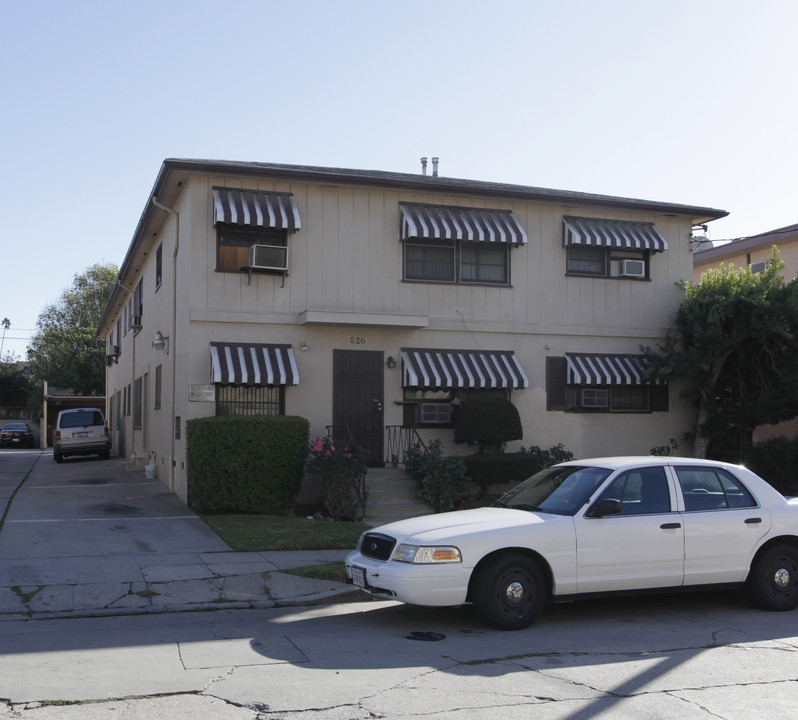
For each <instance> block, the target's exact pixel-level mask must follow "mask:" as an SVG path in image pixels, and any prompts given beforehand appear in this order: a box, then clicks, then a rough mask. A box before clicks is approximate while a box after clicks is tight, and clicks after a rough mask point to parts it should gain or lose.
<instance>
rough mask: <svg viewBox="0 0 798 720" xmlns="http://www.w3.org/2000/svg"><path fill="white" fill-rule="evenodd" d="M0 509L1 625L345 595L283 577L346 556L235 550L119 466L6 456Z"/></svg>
mask: <svg viewBox="0 0 798 720" xmlns="http://www.w3.org/2000/svg"><path fill="white" fill-rule="evenodd" d="M0 499H2V500H4V501H5V506H6V507H7V509H6V515H5V520H4V522H3V524H2V527H0V621H2V620H12V619H20V618H38V617H75V616H96V615H120V614H138V613H157V612H174V611H185V610H209V609H234V608H253V607H256V608H268V607H275V606H280V605H296V604H313V603H318V602H322V601H326V600H328V599H331V598H338V599H340V596H341V595H344V594H347V593H350V592H353V591H352V588H351V586H347V585H344V584H341V583H336V582H330V581H319V580H312V579H308V578H303V577H299V576H297V575H292V574H289V573H286V572H283V571H285V570H288V569H291V568H296V567H302V566H307V565H321V564H326V563H335V562H340V561H342V560H343V558H344V557H345V556H346V554H347V552H348V551H345V550H326V551H325V550H320V551H303V552H250V553H242V552H234V551H232V550H231V549H230V548H229V547H228V546H227V545H226V544H225V543H224V542H223V541H222V540H221V539H220V538H219V537H218V536H217V535H216V534H215V533H214V532H213V531H212V530H211V529H210V528H209V527H208V526H207V525H206V524H205V523H204V522H203V520H202V519H201V518H199V517H198V516H197V515H196V514H195V513H193V512H192V511H191V510H189V509H188V508H187V507H186V506H185V505H183V503H182V502H180V501H179V500H178V499H177V498H176V497H175V496H173V495H171V494H170V493H169V492H168V491H167V489H166V487H165V486H164V485H163V483H161V482H160V481H159V480H150V479H147V478H146V477H145V474H144V472H143V471H140V472H127V471H126V470H125V468H124V464H123V462H122V461H121V460H120V459H111V460H99V459H95V458H74V459H71V458H70V459H68V460H67V461H66V462H64V463H62V464H57V463H55V462H54V461H53V458H52V453H50V452H44V453H43V454H42V453H40V452H39V451H35V452H29V453H26V452H25V451H5V452H3V453H1V454H0ZM353 596H357V595H355V594H354V593H353ZM361 599H362V596H361Z"/></svg>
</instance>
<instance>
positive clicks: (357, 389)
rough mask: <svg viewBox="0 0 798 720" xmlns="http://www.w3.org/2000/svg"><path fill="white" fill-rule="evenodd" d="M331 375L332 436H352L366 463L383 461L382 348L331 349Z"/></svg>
mask: <svg viewBox="0 0 798 720" xmlns="http://www.w3.org/2000/svg"><path fill="white" fill-rule="evenodd" d="M333 377H334V381H333V438H334V439H335V440H337V441H339V442H340V441H346V440H350V439H353V440H354V441H355V443H356V444H358V445H360V446H361V447H363V448H366V450H368V451H369V456H368V464H369V465H371V466H372V467H374V466H377V465H382V464H384V462H385V459H384V458H383V437H384V432H383V412H382V404H383V354H382V351H373V350H334V351H333Z"/></svg>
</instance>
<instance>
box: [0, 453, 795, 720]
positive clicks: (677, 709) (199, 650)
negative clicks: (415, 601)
mask: <svg viewBox="0 0 798 720" xmlns="http://www.w3.org/2000/svg"><path fill="white" fill-rule="evenodd" d="M16 452H17V453H19V454H20V458H21V457H22V454H23V452H24V451H16ZM13 462H14V463H16V462H22V460H21V459H15V460H14V461H13ZM32 462H33V458H31V459H30V460H29V461H28V463H29V464H31V463H32ZM79 462H80V461H79ZM114 462H115V461H113V460H112V461H111V462H110V464H108V465H105V469H102V470H97V469H96V468H98V467H101V466H103V463H102V462H99V461H98V462H92V461H83V462H82V463H81V465H78V464H77V463H76V464H75V465H74V466H69V465H68V464H67V463H65V465H67V467H65V468H61V466H56V465H55V464H54V463H53V462H52V457H51V456H48V455H47V454H45V455H43V456H42V457H41V458H40V459H39V460H37V461H36V463H35V464H34V465H33V468H34V471H33V472H32V473H31V475H30V476H29V477H28V479H27V480H26V481H25V483H24V484H23V485H22V487H21V489H20V490H19V491H18V492H16V496H15V497H14V499H13V502H12V503H11V511H10V512H9V513H8V515H7V517H6V521H5V524H4V526H3V528H2V529H0V572H3V573H10V572H11V571H8V570H7V569H6V568H7V567H8V566H9V565H11V566H18V567H19V568H20V569H18V570H17V571H16V572H17V574H18V575H20V576H22V575H24V572H35V571H37V570H36V568H37V567H38V568H39V569H41V567H42V566H41V565H37V563H38V561H42V562H44V561H45V560H47V561H50V560H52V558H48V557H47V555H48V552H49V553H50V554H51V555H53V557H55V558H61V560H62V562H63V563H65V564H67V565H69V562H67V561H70V560H71V561H72V562H73V563H75V567H79V566H80V565H81V563H83V562H84V561H85V562H86V563H87V564H89V565H90V564H91V562H93V559H94V558H96V557H98V555H97V553H100V554H101V553H102V552H109V557H110V558H111V560H112V561H113V562H111V563H110V565H108V566H107V567H113V565H114V564H115V562H118V563H119V564H121V565H122V566H123V567H124V568H126V569H125V570H124V571H123V572H132V568H134V567H138V568H139V570H138V571H139V573H140V574H141V568H142V567H144V568H147V567H161V572H162V573H164V575H163V576H162V577H163V578H164V580H165V574H166V573H167V572H168V571H169V568H174V570H173V572H183V570H180V568H185V567H186V566H187V563H186V562H182V563H179V564H178V563H176V564H172V563H171V562H164V563H163V564H162V565H159V563H158V559H159V558H160V557H166V556H169V555H171V554H172V553H170V547H169V544H168V543H163V538H162V537H161V536H160V535H159V534H158V533H157V532H155V529H157V527H158V525H157V524H156V523H154V522H146V521H145V520H153V517H154V516H157V517H160V518H163V523H164V524H165V525H167V526H168V525H169V523H170V522H176V523H177V524H176V525H175V527H176V528H179V533H177V534H176V535H174V536H173V537H172V539H173V540H174V541H175V542H177V541H178V540H179V541H180V542H186V541H187V540H188V537H189V533H190V532H191V528H193V527H194V526H193V525H192V524H191V521H190V520H189V519H188V518H189V517H190V513H189V514H188V515H187V514H186V513H188V511H187V510H186V509H185V508H182V506H180V505H178V506H175V505H174V504H173V501H174V498H171V497H170V496H169V495H168V493H164V492H163V491H162V490H160V489H158V488H157V486H155V487H153V488H150V489H149V491H145V487H146V486H145V484H142V485H141V486H139V485H138V482H139V480H141V481H143V480H144V478H143V477H142V478H138V477H137V476H133V477H132V478H131V477H126V476H125V475H124V474H119V475H114V474H113V473H111V470H112V469H113V468H114V467H115V466H114ZM40 463H41V464H40ZM8 467H9V464H8V462H7V461H6V455H5V454H2V453H0V468H3V470H0V478H2V479H3V483H4V485H3V486H4V487H6V488H8V487H10V486H11V485H13V483H12V482H7V481H8V477H7V476H6V475H5V470H4V469H5V468H8ZM120 467H121V466H120ZM51 469H52V473H54V474H52V473H51ZM117 469H119V468H117ZM73 473H74V475H73ZM94 473H98V475H96V476H95V475H94ZM91 477H95V478H99V479H104V480H106V481H107V482H102V483H100V482H97V483H96V484H95V485H94V494H92V492H90V491H89V488H90V487H91V483H87V482H85V480H86V479H87V478H91ZM58 478H60V480H59V479H58ZM78 478H82V479H83V480H84V482H77V479H78ZM73 481H74V482H73ZM125 482H128V483H132V484H133V485H134V486H135V488H134V490H131V489H130V488H129V487H128V489H124V488H123V487H121V486H123V485H124V484H125ZM28 483H31V484H30V485H28ZM117 483H118V484H120V487H119V488H117V491H118V492H126V493H128V495H126V496H125V497H128V498H131V499H130V500H127V501H126V503H123V504H128V505H130V506H135V507H140V508H144V507H145V506H147V507H149V506H150V504H151V508H150V509H149V510H148V511H147V512H146V513H144V511H143V510H142V511H141V512H142V515H136V514H132V515H129V516H128V519H127V520H126V519H125V518H120V517H118V516H116V517H104V518H102V513H101V512H99V511H98V514H97V516H92V515H91V514H87V512H88V508H89V507H93V506H96V505H99V506H105V505H107V503H109V502H111V500H109V498H110V497H112V493H111V489H110V488H109V486H113V485H115V484H117ZM15 487H16V486H15ZM46 488H50V490H45V489H46ZM37 493H39V494H41V495H42V496H43V497H50V498H51V499H52V503H51V502H43V501H42V500H41V499H39V500H38V503H39V510H38V511H37V510H35V507H36V504H37V501H36V499H35V496H36V495H37ZM51 493H52V494H51ZM84 493H85V494H84ZM11 494H12V493H11V492H6V491H4V495H5V496H6V497H9V496H10V495H11ZM139 494H140V495H141V497H142V499H141V500H140V501H136V500H134V498H136V497H138V496H139ZM158 494H161V495H163V497H162V500H163V504H160V503H158V502H156V501H155V497H154V496H155V495H158ZM56 497H57V498H58V499H57V501H56ZM70 498H71V499H73V500H74V501H75V502H74V503H70ZM113 502H121V501H120V499H119V496H117V497H116V500H114V501H113ZM18 503H19V504H18ZM137 503H140V504H137ZM59 505H60V506H61V507H62V508H63V509H62V510H61V511H60V515H61V516H63V521H62V522H60V523H56V524H57V525H59V526H61V525H62V526H63V529H62V530H61V531H60V532H61V533H62V534H63V535H64V541H63V543H62V544H61V545H60V546H59V544H58V543H57V542H56V539H57V537H58V533H55V532H47V531H45V527H46V526H48V525H49V524H51V521H53V520H54V517H53V516H55V515H58V514H59V512H58V511H56V509H55V508H56V507H57V506H59ZM181 508H182V509H181ZM78 509H81V512H78ZM178 510H180V513H178ZM92 517H94V519H91V518H92ZM136 517H139V518H140V523H139V522H134V521H132V520H130V518H134V519H135V518H136ZM100 518H102V519H100ZM168 518H178V519H179V520H174V521H171V520H169V519H168ZM67 520H68V521H67ZM45 521H46V522H45ZM111 523H116V524H117V525H118V527H119V528H120V529H119V530H117V531H116V532H115V533H114V532H112V531H111V529H110V527H106V524H111ZM28 526H31V527H28ZM37 528H38V529H39V530H40V531H41V537H40V538H37V535H38V533H37V532H36V529H37ZM87 528H88V529H87ZM92 528H93V529H92ZM73 530H74V532H75V533H77V535H75V534H72V531H73ZM169 532H170V533H171V532H172V531H169ZM174 532H177V531H174ZM6 533H8V535H7V536H6V537H7V538H10V539H9V540H6V539H5V537H4V536H5V535H6ZM67 536H69V537H67ZM78 536H82V537H83V540H82V541H81V542H79V541H78V540H77V539H76V538H77V537H78ZM117 536H122V537H123V539H122V540H119V539H118V537H117ZM165 537H171V536H170V535H168V534H167V535H166V536H165ZM23 538H24V539H25V542H27V543H29V544H30V545H31V548H30V549H29V550H28V551H27V553H25V552H23V546H24V542H23ZM197 541H198V543H200V547H198V548H195V549H194V551H193V552H192V551H190V550H189V548H187V547H184V546H181V547H182V550H183V552H181V553H177V554H178V555H184V556H186V557H183V558H182V560H183V561H185V560H187V559H188V557H191V561H192V562H191V563H188V566H194V567H199V566H203V565H204V566H206V567H208V566H209V563H208V562H207V561H206V560H203V558H204V557H205V556H206V555H207V556H209V557H210V556H213V557H216V559H217V560H219V559H221V558H222V557H223V556H224V555H226V554H229V549H228V550H226V549H225V548H224V547H223V546H219V545H218V544H214V543H218V542H220V541H219V540H218V538H217V539H214V537H211V536H207V535H205V533H204V530H201V531H200V532H199V534H198V535H197ZM200 541H201V542H200ZM117 543H118V544H117ZM202 543H207V544H205V545H203V544H202ZM140 544H142V545H140ZM48 547H49V548H50V550H49V551H48V550H47V548H48ZM59 547H60V548H61V550H59ZM89 547H94V550H93V551H92V552H89V551H88V550H87V548H89ZM111 551H112V552H111ZM59 553H62V554H59ZM230 555H231V559H232V555H235V554H230ZM15 556H25V557H15ZM130 558H135V561H132V560H130ZM223 565H224V563H221V562H220V563H218V566H219V567H221V566H223ZM233 565H235V563H234V564H231V565H229V566H228V567H232V566H233ZM245 565H246V563H245ZM23 567H28V568H29V569H28V570H27V571H23V570H22V568H23ZM75 567H72V568H71V569H70V571H69V572H72V573H74V572H77V571H76V570H75ZM53 572H55V570H53ZM93 572H94V571H93ZM281 574H282V573H280V572H279V569H278V571H277V572H274V571H266V572H264V573H262V574H261V577H262V578H264V579H265V580H264V582H265V584H266V585H268V583H269V578H271V577H273V576H274V575H281ZM229 577H233V576H232V575H231V576H229ZM62 579H63V578H62ZM76 579H77V580H78V581H79V580H80V579H81V578H80V577H77V578H76ZM77 584H78V585H79V584H80V583H79V582H78V583H77ZM196 609H200V610H202V612H197V611H187V607H186V606H181V605H180V604H176V605H175V607H174V608H165V607H157V606H149V607H138V608H131V609H129V610H126V609H125V608H119V607H117V608H110V609H109V608H104V609H103V612H101V613H94V614H92V613H88V612H82V613H81V612H77V613H72V614H69V613H67V614H64V613H62V612H47V611H44V610H43V611H39V612H28V613H8V614H6V615H3V616H0V719H4V718H6V717H7V718H12V717H13V718H23V719H29V720H78V719H80V720H93V719H94V718H123V719H130V720H133V719H135V720H138V719H139V718H140V719H141V720H144V719H145V718H147V719H148V720H149V719H152V718H154V719H160V718H164V719H166V718H169V720H182V719H183V718H186V719H187V718H205V717H214V718H220V719H222V720H226V719H227V718H231V719H236V720H239V719H240V720H266V719H267V718H269V719H271V718H275V719H284V720H294V719H299V718H303V719H305V720H309V719H311V718H312V719H313V720H361V719H363V720H365V719H366V718H369V719H372V718H397V719H404V718H417V717H427V718H434V719H435V720H466V719H468V720H472V719H482V718H485V720H488V719H490V720H494V719H495V718H496V717H497V716H500V717H502V718H509V719H510V720H513V719H514V718H529V717H535V718H536V720H537V719H540V720H566V719H567V720H585V719H588V718H612V719H618V720H626V719H627V718H628V719H629V720H631V719H632V718H634V720H639V719H640V718H644V719H646V720H647V719H649V718H651V719H654V720H659V719H663V720H665V719H667V720H676V719H678V720H692V719H693V718H696V719H699V718H700V719H706V720H710V719H712V720H718V718H720V719H722V720H743V719H745V720H751V719H752V718H757V719H758V718H769V719H772V720H781V719H784V720H787V719H788V718H789V720H792V719H793V718H794V717H795V716H796V708H797V707H798V614H797V613H795V612H790V613H767V612H762V611H759V610H756V609H753V608H752V607H751V606H750V605H749V603H748V601H747V599H746V598H745V596H744V594H743V593H738V592H725V593H701V594H686V595H669V596H656V597H642V598H633V599H624V600H617V599H613V600H601V601H590V602H588V601H585V602H577V603H569V604H562V605H555V606H552V607H548V608H546V610H545V611H544V614H543V616H542V617H541V618H540V619H539V620H538V621H537V622H536V623H535V624H534V625H532V626H531V627H529V628H527V629H525V630H522V631H518V632H500V631H496V630H491V629H488V628H485V627H483V626H481V625H479V624H478V623H477V622H476V620H475V619H474V616H473V614H472V612H471V609H470V608H468V607H462V608H441V609H425V608H417V607H410V606H406V605H401V604H399V603H393V602H387V601H371V600H362V599H361V598H360V596H356V595H352V594H351V593H348V592H346V593H343V592H342V593H341V594H336V593H335V592H331V593H329V594H323V595H318V596H317V595H313V596H312V597H311V598H310V599H308V598H303V599H300V600H299V601H298V600H296V599H291V598H289V597H287V596H286V598H284V599H283V600H282V601H280V602H274V601H271V603H270V604H268V605H264V606H255V605H251V604H250V605H242V606H239V605H237V604H233V605H229V604H225V603H219V602H216V603H210V602H209V603H200V604H199V606H198V607H197V608H195V609H194V610H196Z"/></svg>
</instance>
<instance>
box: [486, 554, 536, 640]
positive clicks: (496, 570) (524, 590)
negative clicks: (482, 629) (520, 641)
mask: <svg viewBox="0 0 798 720" xmlns="http://www.w3.org/2000/svg"><path fill="white" fill-rule="evenodd" d="M547 594H548V592H547V587H546V580H545V578H544V575H543V571H542V570H541V569H540V565H539V564H538V563H536V562H535V561H534V560H531V559H530V558H528V557H525V556H524V555H521V554H520V553H505V554H503V555H499V556H498V557H497V558H495V559H494V560H490V561H488V562H487V563H485V564H484V565H482V566H481V567H479V568H478V569H477V570H476V572H475V573H474V578H473V580H472V582H471V599H472V601H473V603H474V610H475V612H476V615H477V617H478V618H479V619H480V620H481V621H482V622H483V623H485V624H486V625H490V626H491V627H495V628H498V629H499V630H520V629H522V628H525V627H527V626H528V625H530V624H531V623H532V622H533V621H534V620H535V618H537V617H538V615H540V613H541V612H542V610H543V605H544V604H545V602H546V597H547Z"/></svg>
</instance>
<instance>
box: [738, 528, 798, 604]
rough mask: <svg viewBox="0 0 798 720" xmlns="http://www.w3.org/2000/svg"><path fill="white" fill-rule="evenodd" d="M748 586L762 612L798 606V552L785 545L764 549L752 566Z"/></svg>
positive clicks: (752, 597)
mask: <svg viewBox="0 0 798 720" xmlns="http://www.w3.org/2000/svg"><path fill="white" fill-rule="evenodd" d="M746 586H747V589H748V593H749V595H750V596H751V599H752V600H753V601H754V604H755V605H757V606H758V607H760V608H762V609H763V610H792V609H794V608H795V607H798V550H796V549H795V548H793V547H791V546H789V545H782V544H779V545H773V546H772V547H770V548H768V549H766V550H763V551H762V552H761V553H759V555H757V556H756V558H755V559H754V562H753V563H752V564H751V571H750V572H749V573H748V580H747V581H746Z"/></svg>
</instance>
